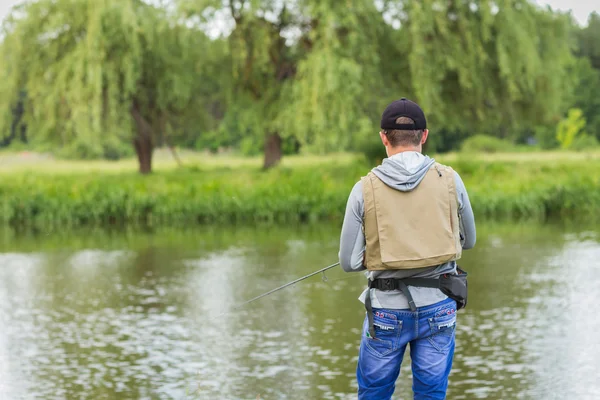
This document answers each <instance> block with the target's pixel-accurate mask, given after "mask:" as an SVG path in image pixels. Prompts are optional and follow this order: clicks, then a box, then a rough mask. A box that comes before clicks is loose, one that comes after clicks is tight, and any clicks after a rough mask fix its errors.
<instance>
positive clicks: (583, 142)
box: [571, 135, 600, 151]
mask: <svg viewBox="0 0 600 400" xmlns="http://www.w3.org/2000/svg"><path fill="white" fill-rule="evenodd" d="M599 145H600V143H599V142H598V139H596V137H595V136H592V135H580V136H577V137H576V138H575V139H574V140H573V143H572V144H571V149H572V150H575V151H587V150H594V149H597V148H598V146H599Z"/></svg>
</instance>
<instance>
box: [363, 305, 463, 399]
mask: <svg viewBox="0 0 600 400" xmlns="http://www.w3.org/2000/svg"><path fill="white" fill-rule="evenodd" d="M373 321H374V326H375V336H376V338H372V337H371V336H370V335H369V326H368V320H367V318H366V317H365V322H364V324H363V330H362V340H361V342H360V351H359V355H358V367H357V369H356V377H357V379H358V398H359V399H360V400H371V399H373V400H375V399H377V400H384V399H390V398H391V397H392V394H393V393H394V389H395V387H396V379H398V375H399V374H400V365H401V364H402V358H403V357H404V351H405V350H406V345H407V344H409V343H410V358H411V360H412V373H413V385H412V388H413V392H414V399H415V400H421V399H445V398H446V389H447V388H448V375H449V374H450V369H451V368H452V358H453V356H454V337H455V329H456V302H455V301H454V300H452V299H450V298H449V299H446V300H444V301H441V302H439V303H436V304H432V305H430V306H426V307H419V308H417V310H416V311H414V312H413V311H410V310H392V309H381V308H374V309H373Z"/></svg>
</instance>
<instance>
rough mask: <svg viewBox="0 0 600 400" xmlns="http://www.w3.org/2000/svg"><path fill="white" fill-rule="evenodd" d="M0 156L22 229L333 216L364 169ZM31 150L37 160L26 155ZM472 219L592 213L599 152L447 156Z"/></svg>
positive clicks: (203, 157) (305, 163) (319, 162)
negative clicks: (145, 166)
mask: <svg viewBox="0 0 600 400" xmlns="http://www.w3.org/2000/svg"><path fill="white" fill-rule="evenodd" d="M30 157H31V160H30V161H29V162H28V161H24V160H22V159H19V158H18V157H17V158H15V155H14V154H12V155H11V154H6V153H5V154H0V179H1V182H0V224H4V225H9V226H15V227H23V226H32V227H62V226H89V225H92V226H97V225H115V224H116V225H121V224H128V225H138V224H139V225H144V226H146V225H151V226H152V225H154V226H164V225H190V224H235V223H257V222H266V223H280V224H282V223H291V222H293V223H297V222H301V223H302V222H308V221H317V220H335V221H339V220H341V218H342V216H343V212H344V208H345V205H346V201H347V197H348V194H349V192H350V190H351V188H352V186H353V185H354V183H355V182H356V181H357V180H358V179H359V178H360V177H361V176H362V175H364V174H365V173H366V172H367V171H368V170H369V169H370V168H371V167H370V166H368V165H367V164H366V163H365V162H364V161H362V159H361V158H360V157H358V156H356V155H352V154H335V155H327V156H291V157H286V158H284V160H283V162H282V164H281V165H280V166H279V167H277V168H274V169H272V170H269V171H261V170H260V166H261V159H260V158H258V157H257V158H241V157H235V156H232V155H219V156H215V155H208V154H201V153H193V152H189V153H188V152H183V153H182V154H180V157H181V158H182V160H183V163H184V167H181V168H178V167H177V163H176V162H175V161H174V160H173V159H172V157H171V155H170V154H168V152H164V151H162V152H158V154H157V156H156V159H155V173H154V174H152V175H150V176H140V175H138V174H137V173H136V172H135V171H136V169H137V166H136V163H135V161H134V160H124V161H118V162H106V161H98V162H96V161H95V162H82V161H57V160H52V159H50V158H39V156H33V155H32V156H30ZM34 157H38V158H37V159H34ZM438 160H439V161H441V162H444V163H448V164H450V165H452V166H453V167H454V168H455V169H456V170H457V171H458V172H459V173H460V174H461V176H462V177H463V180H464V181H465V184H466V185H467V189H468V191H469V195H470V197H471V200H472V203H473V208H474V210H475V213H476V217H477V218H494V219H503V218H510V219H521V218H536V219H546V218H551V217H567V216H568V217H574V216H584V217H585V218H589V217H596V216H598V210H600V153H587V154H586V153H566V152H536V153H516V154H499V153H496V154H493V155H478V156H474V155H467V154H464V153H456V154H446V155H443V156H440V157H439V158H438Z"/></svg>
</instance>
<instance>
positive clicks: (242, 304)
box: [221, 261, 340, 315]
mask: <svg viewBox="0 0 600 400" xmlns="http://www.w3.org/2000/svg"><path fill="white" fill-rule="evenodd" d="M338 265H340V263H339V261H338V262H336V263H335V264H331V265H330V266H328V267H325V268H321V269H320V270H318V271H315V272H312V273H310V274H308V275H305V276H303V277H302V278H298V279H296V280H293V281H291V282H289V283H286V284H285V285H283V286H279V287H278V288H275V289H272V290H269V291H268V292H266V293H263V294H261V295H259V296H256V297H254V298H252V299H250V300H247V301H245V302H243V303H240V304H238V305H237V306H234V307H233V308H232V309H231V310H229V311H228V312H226V313H224V314H228V313H230V312H233V311H235V310H237V309H238V308H241V307H243V306H245V305H247V304H250V303H253V302H255V301H256V300H258V299H262V298H263V297H267V296H268V295H270V294H273V293H275V292H278V291H280V290H281V289H285V288H286V287H288V286H292V285H294V284H296V283H298V282H301V281H303V280H305V279H308V278H310V277H311V276H315V275H317V274H320V273H323V272H325V271H327V270H328V269H331V268H334V267H337V266H338ZM221 315H223V314H221Z"/></svg>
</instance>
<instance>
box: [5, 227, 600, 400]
mask: <svg viewBox="0 0 600 400" xmlns="http://www.w3.org/2000/svg"><path fill="white" fill-rule="evenodd" d="M478 235H479V236H478V243H477V246H476V248H475V249H472V250H469V251H466V252H465V253H464V255H463V258H462V260H461V263H460V264H461V266H462V267H463V268H464V269H466V270H467V271H468V272H469V277H470V280H469V288H470V293H469V305H468V307H467V308H466V309H465V310H461V311H460V312H459V317H458V325H457V348H456V355H455V359H454V367H453V370H452V374H451V377H450V387H449V391H448V398H449V399H479V398H487V399H598V398H600V361H599V360H600V317H598V316H597V315H596V311H595V306H596V305H599V306H600V278H599V275H598V274H596V272H598V270H599V267H600V261H599V260H600V228H599V227H598V226H596V225H593V224H589V226H588V225H586V224H581V223H547V224H543V225H540V224H536V223H519V224H514V223H513V224H509V223H480V224H479V226H478ZM338 240H339V226H337V225H331V224H319V225H308V226H302V227H285V228H284V227H278V228H276V227H269V226H263V227H244V228H231V227H227V228H219V227H210V228H196V229H189V230H177V229H159V230H156V231H154V232H140V231H135V230H126V231H122V230H121V231H119V230H114V231H101V230H99V231H78V232H63V233H57V232H36V233H27V234H25V233H20V234H17V233H14V232H13V231H8V230H0V399H11V400H12V399H84V398H85V399H252V400H254V399H257V398H259V399H263V400H264V399H352V398H356V394H355V392H356V382H355V368H356V360H357V348H358V344H359V340H360V330H359V328H360V327H361V323H362V319H363V317H364V309H363V307H362V305H361V303H359V302H358V300H357V297H358V295H359V293H360V292H361V290H362V288H363V287H364V284H365V280H364V276H363V275H362V274H361V273H355V274H346V273H344V272H343V271H341V270H340V269H339V268H336V269H334V270H332V271H330V272H328V273H327V274H326V276H325V277H326V280H327V281H324V277H323V276H315V277H313V278H310V279H309V280H306V281H304V282H301V283H299V284H297V285H295V286H293V287H290V288H288V289H286V290H284V291H281V292H278V293H276V294H273V295H272V296H269V297H266V298H263V299H261V300H259V301H257V302H255V303H253V304H250V305H248V306H247V307H244V308H242V309H240V310H237V311H235V312H232V313H228V314H224V313H225V312H227V311H229V310H231V308H232V307H233V306H234V305H235V304H237V303H239V302H242V301H244V300H246V299H248V298H251V297H254V296H255V295H257V294H260V293H261V292H263V291H267V290H269V289H271V288H274V287H277V286H279V285H281V284H283V283H286V282H288V281H291V280H293V279H295V278H297V277H299V276H302V275H305V274H307V273H309V272H312V271H314V270H317V269H319V268H322V267H324V266H326V265H329V264H331V263H333V262H336V261H337V251H338V243H339V242H338ZM410 379H411V378H410V361H409V358H408V352H407V354H406V356H405V362H404V364H403V366H402V370H401V376H400V378H399V379H398V382H397V389H396V395H395V397H394V398H397V399H410V398H412V396H411V390H410V386H411V380H410Z"/></svg>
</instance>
